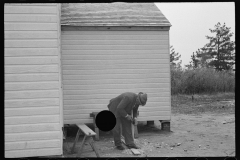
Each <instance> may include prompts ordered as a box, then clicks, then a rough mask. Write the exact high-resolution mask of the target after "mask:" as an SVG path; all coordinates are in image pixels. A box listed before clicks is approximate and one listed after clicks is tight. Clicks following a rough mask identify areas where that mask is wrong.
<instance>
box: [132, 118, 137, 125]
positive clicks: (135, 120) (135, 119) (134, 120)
mask: <svg viewBox="0 0 240 160" xmlns="http://www.w3.org/2000/svg"><path fill="white" fill-rule="evenodd" d="M137 124H138V121H137V118H136V117H135V118H134V119H133V125H135V126H136V125H137Z"/></svg>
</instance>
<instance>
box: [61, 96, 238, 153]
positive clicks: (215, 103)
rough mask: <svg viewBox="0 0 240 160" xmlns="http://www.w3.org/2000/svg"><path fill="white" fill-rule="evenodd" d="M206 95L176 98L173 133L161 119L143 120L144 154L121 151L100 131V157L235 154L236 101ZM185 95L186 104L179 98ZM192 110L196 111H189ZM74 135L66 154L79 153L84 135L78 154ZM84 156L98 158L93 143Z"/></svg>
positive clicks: (67, 142) (140, 143)
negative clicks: (205, 96)
mask: <svg viewBox="0 0 240 160" xmlns="http://www.w3.org/2000/svg"><path fill="white" fill-rule="evenodd" d="M203 97H204V96H199V97H198V98H195V100H194V101H191V100H190V99H191V97H189V96H185V97H179V96H178V97H173V98H172V116H171V131H170V132H167V131H163V130H161V123H160V122H159V121H154V126H147V125H146V122H139V125H138V132H139V138H137V139H136V140H135V143H136V145H138V146H139V147H140V148H141V149H140V150H139V151H140V152H141V153H142V154H141V155H138V156H136V155H133V154H132V153H131V151H130V150H129V149H126V150H124V151H120V150H117V149H116V148H115V147H114V143H113V138H112V135H111V134H107V133H105V132H100V140H99V141H95V145H96V147H97V149H98V152H99V155H100V157H218V156H220V157H226V156H235V100H234V99H233V97H232V96H229V97H227V98H223V97H222V95H218V98H216V96H214V98H213V97H212V98H211V96H210V97H209V96H207V97H208V98H209V101H207V100H204V98H203ZM225 97H226V95H225ZM174 98H176V99H174ZM184 98H185V99H186V100H185V101H184V103H183V102H180V101H179V100H180V99H181V100H182V99H184ZM201 98H202V99H201ZM175 102H176V103H175ZM207 102H208V103H207ZM176 104H177V105H176ZM179 106H180V108H181V109H180V108H179ZM184 106H185V107H184ZM186 106H189V107H191V108H194V109H192V110H191V109H190V108H188V107H186ZM200 108H201V109H200ZM210 108H212V109H210ZM180 110H181V112H180ZM184 110H185V111H184ZM189 110H191V111H192V112H191V113H188V112H189ZM74 135H76V131H74V132H72V135H69V136H68V137H67V138H66V139H65V140H64V145H63V150H64V157H75V156H76V153H77V151H78V149H79V147H80V144H81V141H82V139H83V136H80V138H79V141H78V143H77V145H76V147H75V153H74V154H71V152H70V150H71V147H72V145H73V141H74V138H75V137H74ZM81 157H96V155H95V153H94V152H93V151H92V149H91V147H90V145H89V144H88V145H85V146H84V149H83V153H82V155H81Z"/></svg>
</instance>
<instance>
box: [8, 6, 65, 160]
mask: <svg viewBox="0 0 240 160" xmlns="http://www.w3.org/2000/svg"><path fill="white" fill-rule="evenodd" d="M58 12H60V6H59V5H58V4H49V5H46V4H5V6H4V29H5V30H4V37H5V41H4V43H5V50H4V52H5V53H4V63H5V64H4V71H5V77H4V79H5V95H4V96H5V98H4V99H5V102H4V104H5V109H4V112H5V113H4V115H5V157H7V158H11V157H13V158H14V157H35V156H49V155H61V154H62V153H63V151H62V122H61V121H62V117H61V98H60V94H61V92H60V90H61V88H60V87H59V86H61V84H60V83H61V81H60V79H59V74H60V73H59V70H60V64H59V59H60V58H59V56H60V51H59V47H60V40H59V34H60V32H59V28H60V16H59V13H58Z"/></svg>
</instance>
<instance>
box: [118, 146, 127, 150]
mask: <svg viewBox="0 0 240 160" xmlns="http://www.w3.org/2000/svg"><path fill="white" fill-rule="evenodd" d="M117 149H119V150H124V149H125V148H124V147H123V146H122V145H121V146H117Z"/></svg>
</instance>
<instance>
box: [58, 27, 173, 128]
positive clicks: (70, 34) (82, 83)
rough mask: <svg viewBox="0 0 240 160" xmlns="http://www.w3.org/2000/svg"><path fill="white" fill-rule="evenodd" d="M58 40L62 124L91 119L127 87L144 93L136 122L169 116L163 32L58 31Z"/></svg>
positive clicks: (165, 36) (166, 45) (165, 35)
mask: <svg viewBox="0 0 240 160" xmlns="http://www.w3.org/2000/svg"><path fill="white" fill-rule="evenodd" d="M62 28H64V27H62ZM61 41H62V55H61V56H62V75H63V109H64V110H63V116H64V123H65V124H74V123H92V119H91V118H90V117H89V114H90V113H91V112H93V111H101V110H107V105H108V103H109V100H110V99H111V98H114V97H116V96H118V95H119V94H121V93H123V92H128V91H130V92H135V93H138V92H146V93H147V94H148V102H147V104H146V106H144V107H142V106H140V108H139V111H140V117H139V120H140V121H145V120H170V115H171V107H170V103H169V102H170V83H169V82H170V73H169V68H170V66H169V32H168V31H146V30H145V31H63V30H62V39H61Z"/></svg>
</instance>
